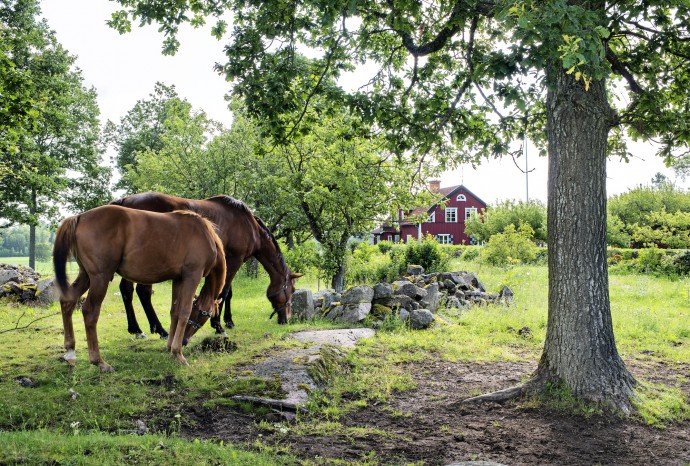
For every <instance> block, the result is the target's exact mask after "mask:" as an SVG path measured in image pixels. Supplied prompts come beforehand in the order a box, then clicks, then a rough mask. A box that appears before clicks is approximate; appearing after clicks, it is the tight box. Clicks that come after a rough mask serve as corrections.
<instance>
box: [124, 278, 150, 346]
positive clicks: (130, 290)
mask: <svg viewBox="0 0 690 466" xmlns="http://www.w3.org/2000/svg"><path fill="white" fill-rule="evenodd" d="M120 294H121V295H122V303H123V304H124V305H125V314H126V315H127V331H128V332H129V333H131V334H132V335H136V336H137V338H146V334H145V333H144V332H142V331H141V328H140V327H139V322H137V317H136V316H135V315H134V306H132V300H133V299H134V283H132V282H130V281H129V280H127V279H126V278H123V279H122V280H120Z"/></svg>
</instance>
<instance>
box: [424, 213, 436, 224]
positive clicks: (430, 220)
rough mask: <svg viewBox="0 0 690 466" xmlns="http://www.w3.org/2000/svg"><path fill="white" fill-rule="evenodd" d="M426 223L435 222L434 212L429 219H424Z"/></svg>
mask: <svg viewBox="0 0 690 466" xmlns="http://www.w3.org/2000/svg"><path fill="white" fill-rule="evenodd" d="M426 221H427V223H434V222H435V221H436V212H432V213H431V215H429V218H427V219H426Z"/></svg>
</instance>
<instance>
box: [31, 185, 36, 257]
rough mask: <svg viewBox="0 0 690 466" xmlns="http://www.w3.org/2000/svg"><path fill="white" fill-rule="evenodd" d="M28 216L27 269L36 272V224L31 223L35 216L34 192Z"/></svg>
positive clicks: (33, 192)
mask: <svg viewBox="0 0 690 466" xmlns="http://www.w3.org/2000/svg"><path fill="white" fill-rule="evenodd" d="M29 214H30V215H31V218H32V220H31V221H32V223H30V224H29V267H31V268H32V269H33V270H36V224H35V223H33V222H34V219H33V217H34V216H35V215H36V192H35V191H32V192H31V205H29Z"/></svg>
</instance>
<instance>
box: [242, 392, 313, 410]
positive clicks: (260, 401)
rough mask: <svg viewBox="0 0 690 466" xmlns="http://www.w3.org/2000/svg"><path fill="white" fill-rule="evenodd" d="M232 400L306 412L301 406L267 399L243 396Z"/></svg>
mask: <svg viewBox="0 0 690 466" xmlns="http://www.w3.org/2000/svg"><path fill="white" fill-rule="evenodd" d="M232 399H233V400H238V401H247V402H249V403H254V404H259V405H264V406H270V407H271V408H279V409H281V410H282V409H284V410H287V411H292V412H298V411H299V412H301V413H306V412H307V410H306V409H305V408H303V407H301V406H298V405H296V404H295V403H290V402H287V401H281V400H272V399H269V398H258V397H255V396H245V395H235V396H233V397H232Z"/></svg>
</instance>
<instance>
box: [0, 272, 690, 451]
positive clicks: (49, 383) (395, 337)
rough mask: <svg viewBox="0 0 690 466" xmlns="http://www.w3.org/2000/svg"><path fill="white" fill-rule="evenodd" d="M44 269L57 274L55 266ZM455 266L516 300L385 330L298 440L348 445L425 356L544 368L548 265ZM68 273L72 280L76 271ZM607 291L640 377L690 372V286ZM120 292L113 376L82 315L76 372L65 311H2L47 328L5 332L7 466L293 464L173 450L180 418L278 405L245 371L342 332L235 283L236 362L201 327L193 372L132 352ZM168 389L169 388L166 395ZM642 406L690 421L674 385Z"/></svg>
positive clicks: (153, 345)
mask: <svg viewBox="0 0 690 466" xmlns="http://www.w3.org/2000/svg"><path fill="white" fill-rule="evenodd" d="M2 261H3V262H10V261H8V260H7V259H2ZM11 262H14V263H21V261H11ZM37 268H38V270H41V271H43V273H45V274H46V275H48V274H49V273H50V264H39V266H38V267H37ZM450 268H451V269H453V270H468V271H473V272H475V273H476V274H477V275H478V276H479V278H480V280H481V281H482V282H483V283H484V285H485V286H486V288H487V290H488V291H490V292H497V291H499V290H500V288H501V287H502V286H503V285H507V286H509V287H510V288H511V289H512V290H513V291H514V292H515V302H514V303H513V304H512V305H510V306H499V305H496V306H487V307H473V308H472V309H471V310H468V311H465V312H463V313H462V314H460V315H457V314H455V315H452V314H450V313H447V314H446V317H447V319H448V322H447V323H441V324H439V325H438V326H436V327H435V328H433V329H430V330H427V331H411V330H409V329H407V328H406V327H405V326H404V325H401V324H399V323H397V322H396V321H395V320H391V321H388V322H387V323H386V325H385V326H384V328H385V330H382V331H379V332H378V333H377V337H375V338H372V339H366V340H362V342H361V344H360V345H359V346H358V347H357V348H356V349H355V350H353V351H352V352H350V353H349V354H348V356H347V357H346V359H345V360H344V361H343V362H341V363H339V364H340V367H338V370H335V371H331V372H330V373H331V374H333V375H332V378H331V379H330V383H329V385H328V386H327V387H326V388H324V389H320V390H317V391H315V392H314V393H313V394H312V396H311V398H310V401H309V404H308V409H309V410H310V414H309V415H307V416H301V417H300V422H299V427H291V428H298V429H303V430H304V431H305V432H307V431H309V429H310V428H314V429H318V430H319V431H324V432H326V433H327V432H332V433H342V432H343V431H344V429H345V428H344V426H343V425H342V424H341V423H340V421H339V420H340V419H341V418H342V417H343V415H344V414H346V413H347V412H349V411H350V410H354V409H359V408H362V407H366V406H367V405H369V404H374V403H383V404H384V405H385V403H386V402H387V401H389V400H390V399H391V398H392V397H393V396H395V394H396V393H399V392H402V391H406V390H410V389H413V388H414V387H415V382H414V380H413V378H412V377H411V375H410V374H409V372H408V371H407V370H406V364H408V363H416V362H421V361H426V360H428V359H430V358H431V359H433V358H439V359H442V360H445V361H448V362H450V363H454V362H462V363H467V362H473V363H492V362H496V361H522V360H532V361H536V360H537V359H538V357H539V355H540V353H541V349H542V345H543V342H544V338H545V332H546V318H547V271H546V267H544V266H515V267H511V268H496V267H490V266H487V265H480V264H478V263H475V262H469V263H467V262H455V263H453V264H451V267H450ZM69 273H70V276H71V277H74V276H75V270H74V268H72V269H71V271H70V272H69ZM610 280H611V290H610V295H611V307H612V314H613V322H614V329H615V335H616V341H617V345H618V348H619V351H620V353H621V355H622V356H623V358H624V359H625V360H626V361H629V362H634V363H635V364H637V365H642V366H644V365H645V364H653V363H660V362H663V363H664V364H670V365H674V364H676V363H677V362H685V363H687V361H690V330H689V329H690V320H689V319H690V317H689V316H690V280H688V279H682V280H669V279H665V278H658V277H649V276H644V275H615V276H612V277H611V279H610ZM118 284H119V279H118V278H117V277H116V279H115V280H114V281H113V283H112V284H111V286H110V289H109V291H108V294H107V297H106V299H105V301H104V303H103V309H102V311H101V318H100V321H99V326H98V332H99V340H100V347H101V352H102V355H103V356H104V358H105V359H106V360H107V361H108V362H109V363H110V364H112V365H113V367H114V368H115V369H116V372H115V373H113V374H106V375H101V374H99V372H98V369H97V368H96V367H94V366H91V365H90V364H89V363H88V360H87V353H86V342H85V334H84V326H83V320H82V318H81V315H80V314H79V313H78V312H77V313H75V315H74V326H75V332H76V338H77V358H78V359H77V365H76V367H75V368H73V369H69V368H68V367H67V365H66V364H65V363H63V362H60V361H59V360H58V359H59V357H60V356H61V355H62V354H63V352H64V350H63V347H62V344H63V341H62V338H63V337H62V334H61V332H62V321H61V318H60V316H59V315H58V314H59V306H58V305H57V304H54V305H53V306H51V307H49V308H30V307H25V306H19V305H17V304H12V303H7V302H0V322H1V324H0V332H2V331H3V330H9V329H11V328H13V327H15V325H16V322H17V321H18V319H19V318H20V317H21V323H22V325H24V324H26V323H28V322H31V321H32V320H35V319H39V318H41V317H44V316H49V317H48V318H45V319H42V320H37V321H36V322H34V323H33V324H31V325H30V326H29V327H27V328H25V329H20V330H12V331H8V332H4V333H0V347H2V348H3V352H2V353H0V444H3V445H11V448H10V449H4V448H3V449H0V450H2V451H1V452H0V463H4V462H20V461H23V462H26V463H42V462H43V463H51V462H52V463H68V464H91V463H93V464H119V463H138V464H155V463H158V464H183V463H189V462H190V461H189V458H190V457H191V458H194V459H193V461H194V463H195V464H196V463H199V464H205V463H209V464H213V463H225V464H284V463H288V462H290V461H291V460H290V459H289V457H288V459H286V458H285V456H284V455H282V454H281V455H279V454H278V453H277V452H272V451H270V450H265V449H262V448H256V451H254V452H246V451H243V450H241V449H237V448H233V447H232V446H222V445H216V444H210V443H203V442H202V443H195V442H192V441H187V440H184V439H180V438H177V434H178V433H179V432H180V429H181V427H182V426H190V424H189V423H190V422H192V421H190V420H189V419H186V418H185V416H183V413H184V407H185V406H197V407H199V406H206V407H221V406H228V405H232V406H234V407H239V408H242V407H243V406H242V405H238V404H237V403H236V402H235V401H234V400H232V399H231V396H232V395H233V394H238V393H241V394H246V395H254V396H263V395H269V396H276V395H277V394H279V393H278V390H279V389H278V387H277V385H276V384H274V383H270V382H268V383H267V382H264V381H259V380H256V379H252V378H247V376H248V375H250V374H248V373H247V372H246V371H245V369H244V367H246V365H247V364H250V363H252V362H255V361H257V360H260V359H263V358H264V357H266V356H268V355H271V354H276V353H277V352H279V351H280V350H281V349H283V348H286V347H290V346H298V345H300V344H299V343H297V342H295V341H291V340H284V339H283V338H282V337H283V336H284V335H285V334H286V333H288V332H293V331H297V330H301V329H307V328H333V327H334V324H332V323H327V322H323V321H317V322H314V323H293V324H290V325H289V326H279V325H277V323H276V321H275V319H273V320H270V321H269V320H268V316H269V315H270V313H271V308H270V304H269V302H268V300H267V299H266V297H265V293H266V287H267V285H268V277H267V276H266V275H265V274H263V273H261V274H260V276H259V278H258V279H255V280H253V279H249V278H247V277H246V276H245V275H244V274H243V273H240V274H239V276H238V277H237V278H236V279H235V281H234V283H233V300H232V303H233V318H234V321H235V324H236V326H237V327H236V329H233V330H230V331H228V333H229V336H230V339H231V340H232V341H233V342H235V343H236V344H237V350H236V351H233V352H227V353H204V352H202V351H200V350H199V349H198V344H199V342H200V341H201V340H202V339H203V338H204V337H205V336H208V335H212V334H213V332H212V329H210V327H209V326H205V327H204V328H203V329H201V330H200V331H199V333H198V334H197V335H196V336H195V337H194V339H193V340H192V342H191V343H190V345H189V347H187V348H185V350H184V353H185V356H186V357H187V359H188V361H189V362H190V366H185V367H182V366H179V365H178V364H177V363H176V362H175V361H174V360H173V359H172V358H170V356H169V355H168V354H167V353H166V350H165V341H163V340H161V339H159V338H157V337H155V336H151V337H150V338H149V339H146V340H137V339H134V338H133V336H131V335H129V334H128V333H127V326H126V319H125V314H124V308H123V306H122V303H121V298H120V296H119V290H118ZM317 286H318V285H317V282H316V279H311V280H310V278H309V277H305V278H302V279H300V281H299V282H298V287H301V288H310V289H312V290H316V288H317ZM170 296H171V287H170V284H169V283H163V284H159V285H155V286H154V295H153V303H154V306H155V307H156V309H157V310H158V315H159V318H160V319H161V322H162V323H163V325H164V327H168V326H169V307H170ZM135 310H136V313H137V317H138V319H139V323H140V326H141V327H142V328H143V329H144V330H146V331H147V330H148V324H147V322H146V319H145V317H144V315H143V312H142V310H141V308H140V306H139V304H138V302H136V301H135ZM52 314H55V315H52ZM524 327H528V328H529V329H530V332H529V334H527V335H524V336H523V335H520V334H519V333H518V330H519V329H522V328H524ZM679 367H680V366H679ZM678 373H679V375H678V379H677V381H676V383H675V385H677V384H678V383H680V382H681V381H683V380H685V379H683V377H687V376H688V375H687V373H686V371H681V370H679V371H678ZM20 377H28V378H30V379H31V380H32V381H33V382H34V383H35V387H33V388H23V387H21V386H20V385H19V384H18V383H17V379H18V378H20ZM164 378H165V380H168V381H170V383H162V380H163V379H164ZM643 382H645V381H643ZM650 387H651V388H650ZM562 399H566V400H567V397H566V396H564V397H562ZM638 408H639V411H640V415H641V417H642V419H643V420H644V422H647V423H650V424H652V425H659V426H661V425H663V424H664V423H669V422H676V421H679V420H684V419H688V418H690V411H689V410H688V405H687V403H686V401H685V400H684V398H683V394H682V393H681V392H680V391H679V390H678V389H677V386H674V384H671V386H669V387H658V386H655V385H653V384H648V383H645V384H644V385H643V386H642V387H641V389H640V392H639V401H638ZM583 409H585V410H586V408H583ZM578 412H580V411H578ZM138 419H146V424H147V426H149V428H150V429H151V432H152V435H145V436H141V437H138V436H133V435H131V434H130V432H131V431H132V430H133V429H135V425H136V424H135V423H136V420H138ZM75 426H76V427H75ZM273 428H276V427H275V426H273ZM348 432H350V431H348ZM350 433H351V434H352V432H350ZM377 435H384V434H383V433H377ZM86 451H89V452H91V453H88V454H86V453H85V452H86ZM171 452H173V453H171ZM1 455H5V456H1ZM101 455H102V456H101ZM232 455H235V456H232ZM244 455H248V456H244ZM243 462H244V463H243Z"/></svg>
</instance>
